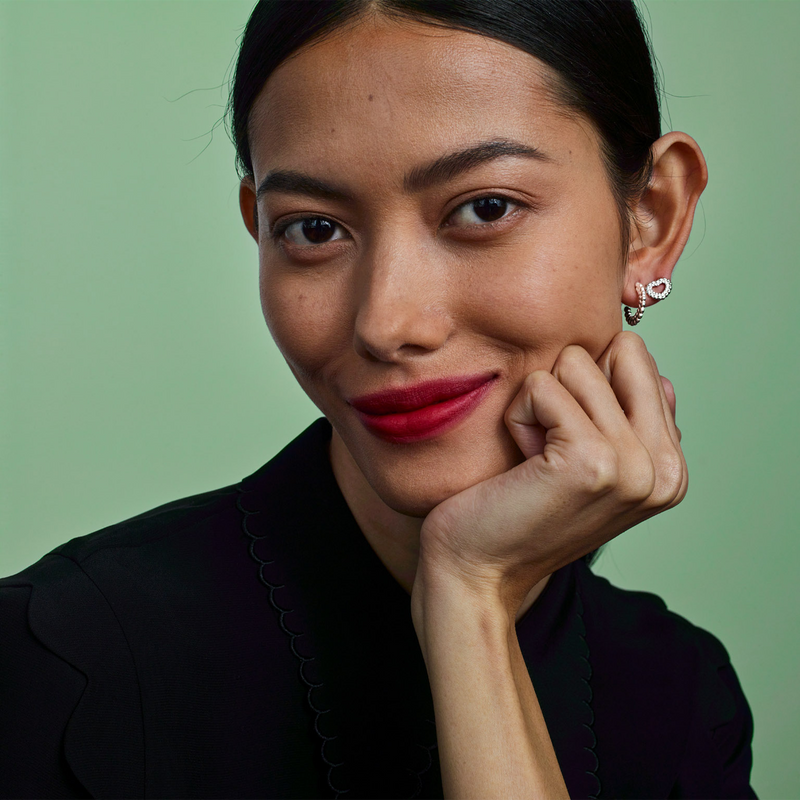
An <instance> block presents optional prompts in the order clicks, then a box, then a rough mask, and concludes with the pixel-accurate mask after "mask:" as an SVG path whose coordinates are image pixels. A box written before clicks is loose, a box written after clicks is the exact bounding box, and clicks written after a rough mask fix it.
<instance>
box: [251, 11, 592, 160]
mask: <svg viewBox="0 0 800 800" xmlns="http://www.w3.org/2000/svg"><path fill="white" fill-rule="evenodd" d="M556 81H557V76H556V75H555V73H554V72H553V71H552V70H551V69H550V68H549V67H548V66H547V65H545V64H544V63H543V62H541V61H540V60H539V59H537V58H535V57H533V56H531V55H530V54H528V53H526V52H524V51H522V50H520V49H518V48H516V47H513V46H511V45H509V44H506V43H504V42H500V41H497V40H495V39H491V38H488V37H484V36H480V35H478V34H474V33H469V32H465V31H455V30H451V29H446V28H441V27H437V26H433V25H428V24H424V23H420V22H416V21H409V20H396V19H386V18H384V17H380V16H374V17H368V18H367V19H363V20H359V21H358V22H357V23H355V24H353V25H349V26H347V27H344V28H342V29H339V30H337V31H335V32H334V33H332V34H330V35H328V36H326V37H325V38H323V39H322V40H320V41H318V42H315V43H312V44H311V45H309V46H307V47H305V48H303V49H301V50H300V51H298V52H297V53H296V54H294V55H293V56H292V57H290V58H289V59H287V60H286V61H285V62H283V63H282V64H281V65H280V66H279V67H278V68H277V69H276V70H275V72H274V73H273V74H272V75H271V76H270V78H269V80H268V81H267V83H266V84H265V86H264V88H263V89H262V91H261V93H260V94H259V96H258V97H257V99H256V102H255V103H254V105H253V109H252V110H251V115H250V124H249V139H250V146H251V152H252V155H253V161H254V166H255V168H256V173H257V175H258V173H263V172H265V171H267V170H269V169H272V168H273V167H274V166H275V165H276V164H279V165H281V166H284V167H287V166H292V165H293V164H294V163H295V162H297V161H298V159H302V163H303V165H304V166H305V167H306V168H309V167H310V168H311V169H313V168H315V167H318V168H327V167H328V166H329V165H330V163H331V161H332V160H333V161H337V160H338V161H339V162H341V159H342V157H343V156H344V155H345V154H347V156H348V157H349V159H350V166H351V167H353V168H356V167H357V166H358V165H368V166H369V168H373V169H374V168H380V169H382V170H384V171H385V170H386V169H387V168H389V167H391V165H392V163H394V162H404V163H408V162H409V161H412V160H413V161H415V162H418V161H420V160H425V159H426V158H435V157H437V156H438V155H441V153H442V152H447V151H449V150H452V149H453V148H454V147H463V146H467V145H470V144H472V143H474V142H477V141H486V140H491V139H498V138H509V139H517V140H520V141H527V142H530V143H531V144H532V145H534V146H535V147H537V148H539V149H541V150H543V151H545V152H549V153H550V154H551V155H552V156H553V157H554V158H558V153H559V152H561V151H563V152H564V153H566V152H567V151H569V153H570V155H573V151H574V150H575V149H576V148H577V149H579V150H580V149H584V150H587V152H588V151H591V152H592V153H593V154H596V153H597V142H596V137H595V136H594V134H593V131H592V130H591V126H590V125H589V124H588V123H587V122H585V121H584V120H583V119H581V118H579V117H577V116H576V115H575V114H568V113H565V111H566V109H565V108H564V107H563V106H561V105H560V104H559V102H558V101H557V100H556V99H555V96H554V93H553V90H552V87H553V86H554V84H555V82H556ZM353 159H354V160H355V162H357V163H355V162H354V161H353Z"/></svg>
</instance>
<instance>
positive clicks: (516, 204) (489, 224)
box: [270, 194, 530, 249]
mask: <svg viewBox="0 0 800 800" xmlns="http://www.w3.org/2000/svg"><path fill="white" fill-rule="evenodd" d="M479 200H502V201H503V202H505V203H507V204H508V209H507V211H506V213H505V214H503V216H502V217H499V218H498V219H496V220H491V221H483V222H481V223H473V224H471V225H465V226H462V227H463V228H466V229H472V230H475V229H482V230H490V229H492V228H495V227H497V225H498V224H502V223H503V222H505V221H506V220H507V219H509V217H512V216H515V215H516V214H517V213H518V212H519V211H520V210H522V209H525V208H530V205H529V204H525V203H522V202H520V201H519V200H514V199H512V198H510V197H507V196H506V195H503V194H484V195H479V196H478V197H471V198H470V199H469V200H466V201H464V202H463V203H460V204H459V205H458V206H456V207H455V208H454V209H453V210H452V211H451V212H450V213H449V214H448V215H447V218H446V220H445V222H444V224H443V225H442V227H456V226H454V225H448V223H447V220H449V219H451V218H452V217H453V216H454V215H455V214H456V212H458V211H460V210H462V209H465V208H468V207H469V206H470V205H471V204H472V203H476V202H478V201H479ZM307 220H326V221H327V222H330V223H332V224H333V225H335V226H336V227H337V228H339V229H341V230H346V229H345V227H344V226H343V225H341V224H340V223H338V222H336V221H335V220H332V219H330V218H329V217H324V216H322V215H315V216H305V217H294V218H291V217H290V218H289V219H285V220H279V221H278V222H276V223H275V224H274V225H273V226H272V229H271V230H270V236H271V237H272V239H274V240H276V241H277V240H279V239H281V238H282V237H283V236H284V234H285V233H286V231H287V229H288V228H289V227H290V226H292V225H294V224H296V223H298V222H305V221H307ZM332 241H341V239H333V240H330V241H329V242H322V243H320V244H313V243H309V244H306V245H294V246H295V247H303V248H309V249H312V248H317V247H321V246H322V245H324V244H329V243H330V242H332Z"/></svg>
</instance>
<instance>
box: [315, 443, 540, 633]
mask: <svg viewBox="0 0 800 800" xmlns="http://www.w3.org/2000/svg"><path fill="white" fill-rule="evenodd" d="M330 459H331V466H332V468H333V474H334V477H335V478H336V482H337V483H338V484H339V488H340V490H341V492H342V494H343V495H344V499H345V501H346V502H347V505H348V506H349V507H350V511H351V512H352V514H353V516H354V517H355V520H356V522H357V523H358V526H359V528H360V529H361V531H362V533H363V534H364V537H365V538H366V540H367V541H368V542H369V544H370V546H371V547H372V549H373V550H374V551H375V553H376V555H377V556H378V558H380V560H381V561H382V562H383V565H384V566H385V567H386V569H387V570H389V572H390V574H391V575H392V577H393V578H394V579H395V580H396V581H397V582H398V583H399V584H400V585H401V586H402V587H403V589H405V590H406V592H408V593H409V594H411V590H412V589H413V587H414V578H415V577H416V574H417V563H418V561H419V537H420V531H421V529H422V523H423V522H424V521H425V520H424V518H423V517H411V516H408V515H407V514H402V513H400V512H399V511H395V510H394V509H393V508H390V507H389V506H388V505H386V503H384V502H383V500H381V498H380V497H379V496H378V494H377V493H376V492H375V490H374V489H373V488H372V486H371V485H370V484H369V482H368V481H367V479H366V478H365V477H364V473H363V472H362V471H361V470H360V469H359V467H358V464H356V462H355V460H354V459H353V456H352V455H351V454H350V451H349V450H348V449H347V446H346V445H345V443H344V442H343V441H342V439H341V437H340V436H339V435H338V433H337V432H336V430H335V429H334V431H333V435H332V437H331V446H330ZM549 579H550V576H549V575H548V576H547V577H545V578H544V579H543V580H541V581H539V583H537V584H536V585H535V586H533V587H532V588H531V590H530V592H528V595H527V596H526V597H525V600H524V601H523V602H522V605H521V606H520V607H519V610H518V611H517V615H516V618H517V620H519V619H520V618H521V617H522V615H523V614H524V613H525V612H526V611H527V610H528V609H529V608H530V607H531V606H532V605H533V603H534V602H535V600H536V598H537V597H538V596H539V595H540V594H541V593H542V590H543V589H544V587H545V586H546V585H547V581H548V580H549Z"/></svg>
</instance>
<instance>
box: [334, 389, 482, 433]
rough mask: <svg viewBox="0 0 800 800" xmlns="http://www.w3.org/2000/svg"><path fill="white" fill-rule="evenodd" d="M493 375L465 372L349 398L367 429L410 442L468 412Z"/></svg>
mask: <svg viewBox="0 0 800 800" xmlns="http://www.w3.org/2000/svg"><path fill="white" fill-rule="evenodd" d="M496 377H497V376H496V375H494V374H482V375H468V376H462V377H457V378H443V379H440V380H436V381H428V382H426V383H420V384H416V385H415V386H408V387H404V388H402V389H390V390H387V391H382V392H375V393H374V394H368V395H363V396H362V397H356V398H353V399H352V400H350V405H351V406H352V407H353V408H354V409H355V410H356V412H357V413H358V416H359V418H360V420H361V422H362V423H363V424H364V426H365V427H366V428H367V430H369V431H370V432H371V433H373V434H375V435H376V436H378V437H379V438H381V439H384V440H386V441H390V442H398V443H400V442H414V441H421V440H423V439H429V438H432V437H434V436H438V435H440V434H442V433H444V432H445V431H446V430H449V429H450V428H452V427H454V426H455V425H457V424H458V423H459V422H460V421H461V420H462V419H464V418H465V417H466V416H468V415H469V414H470V413H471V412H472V411H473V410H474V409H475V408H476V407H477V406H478V404H479V403H480V402H481V400H483V398H484V396H485V395H486V394H487V392H489V390H490V389H491V387H492V386H493V385H494V382H495V379H496Z"/></svg>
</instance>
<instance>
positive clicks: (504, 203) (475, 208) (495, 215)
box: [448, 197, 517, 226]
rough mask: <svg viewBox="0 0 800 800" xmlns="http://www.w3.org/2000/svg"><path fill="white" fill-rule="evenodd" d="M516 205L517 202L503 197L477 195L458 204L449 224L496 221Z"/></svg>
mask: <svg viewBox="0 0 800 800" xmlns="http://www.w3.org/2000/svg"><path fill="white" fill-rule="evenodd" d="M516 207H517V203H513V202H512V201H511V200H508V199H506V198H505V197H478V198H477V199H475V200H470V201H469V202H468V203H464V205H462V206H459V207H458V208H457V209H456V210H455V211H454V212H453V213H452V214H451V215H450V219H449V221H448V224H449V225H464V226H470V225H480V224H481V223H482V222H496V221H497V220H499V219H502V218H503V217H505V216H506V215H507V214H508V213H509V212H510V211H513V210H514V208H516Z"/></svg>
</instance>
